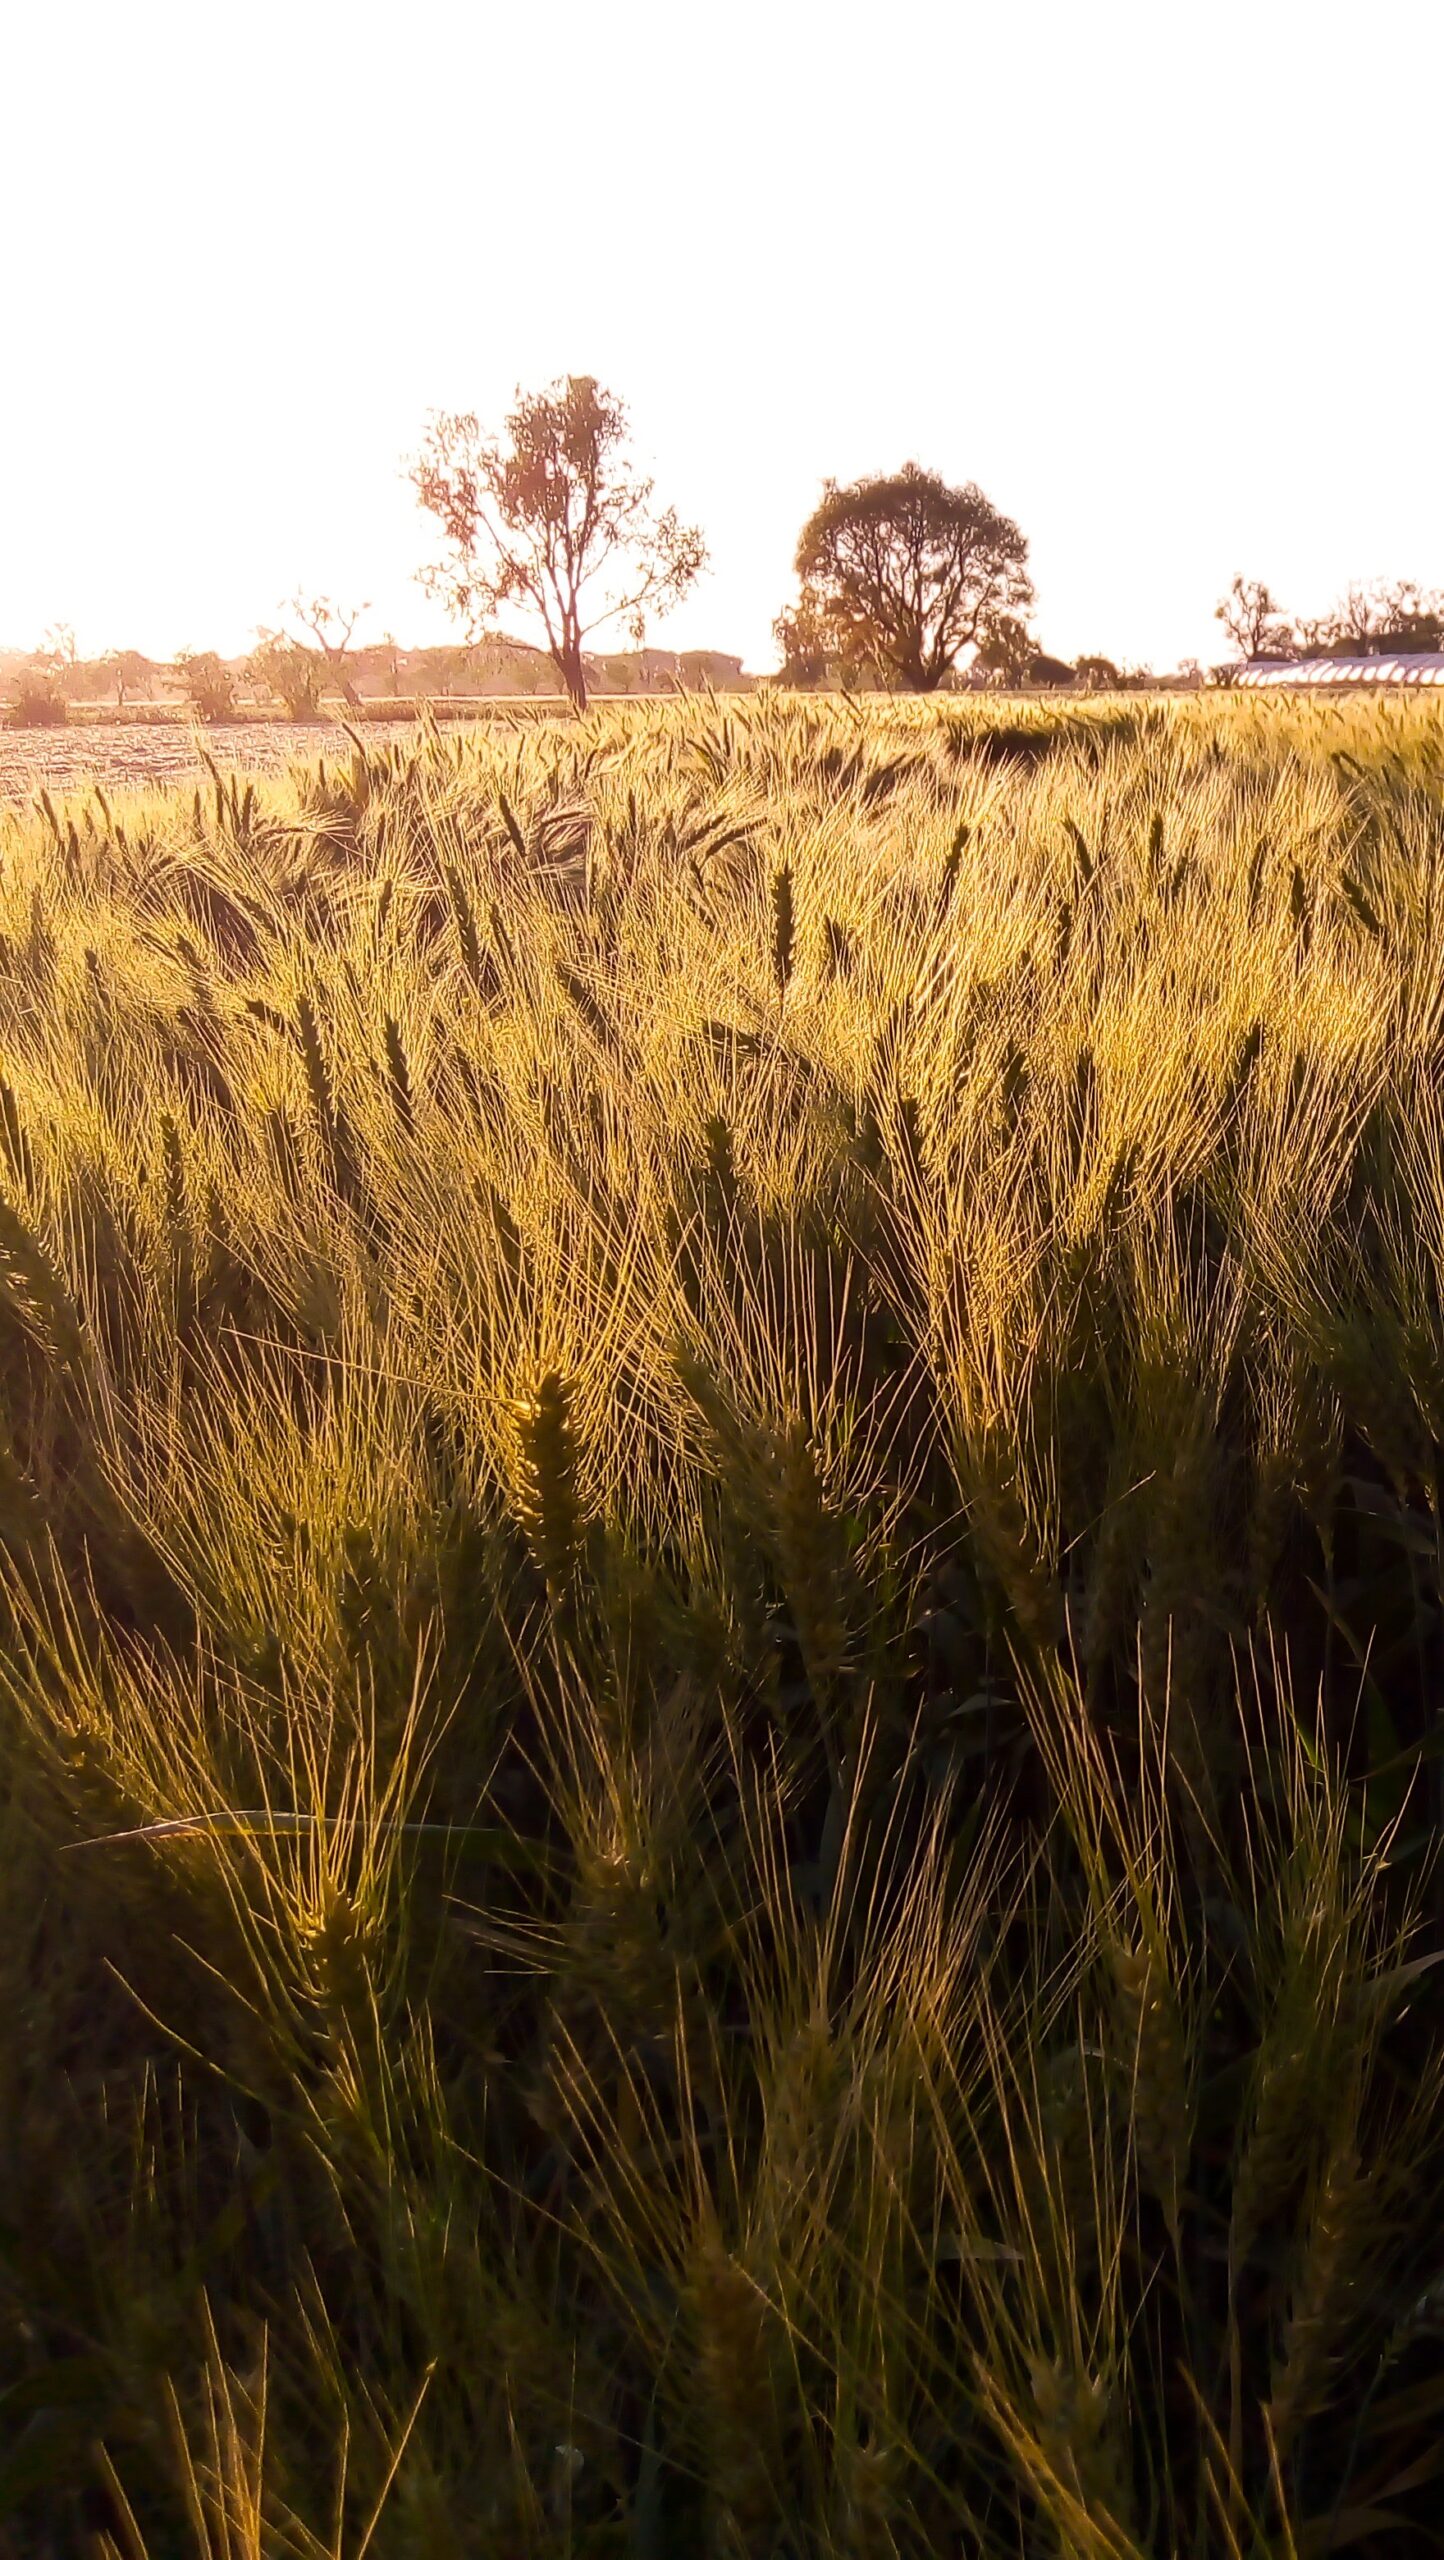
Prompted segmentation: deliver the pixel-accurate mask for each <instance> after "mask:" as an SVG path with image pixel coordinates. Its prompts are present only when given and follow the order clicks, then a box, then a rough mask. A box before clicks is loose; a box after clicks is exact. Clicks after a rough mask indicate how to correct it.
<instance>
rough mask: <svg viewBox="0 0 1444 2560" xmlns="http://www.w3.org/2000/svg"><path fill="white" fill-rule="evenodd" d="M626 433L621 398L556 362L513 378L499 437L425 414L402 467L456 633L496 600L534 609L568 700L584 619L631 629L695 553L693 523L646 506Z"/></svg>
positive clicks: (674, 595)
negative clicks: (532, 378)
mask: <svg viewBox="0 0 1444 2560" xmlns="http://www.w3.org/2000/svg"><path fill="white" fill-rule="evenodd" d="M626 444H627V417H626V411H625V409H624V407H623V405H622V403H621V401H620V400H618V399H617V398H616V397H615V395H614V394H613V393H612V392H610V391H606V390H604V389H603V388H602V386H601V384H600V383H598V382H596V381H595V380H594V379H593V377H592V376H591V375H590V374H569V375H567V377H566V378H565V380H563V381H560V382H555V383H553V384H551V385H550V387H549V388H548V389H547V390H545V391H537V392H522V391H521V390H518V392H517V395H516V406H515V408H514V409H513V410H512V412H511V415H510V416H509V418H508V419H507V421H506V436H505V439H504V440H502V439H498V438H496V437H492V436H487V435H484V434H483V432H482V430H481V428H480V426H479V425H478V422H477V420H476V418H475V417H474V416H473V415H471V414H470V413H468V412H457V413H442V414H440V415H438V416H436V417H433V419H432V420H431V422H430V426H429V428H428V431H427V435H426V440H425V443H424V445H423V447H422V450H421V453H420V455H419V456H418V457H417V460H416V462H415V463H414V465H413V467H412V474H411V477H412V481H413V484H414V486H415V489H416V493H417V496H418V498H419V499H420V501H421V504H422V506H423V507H425V508H426V509H427V510H428V511H429V513H430V514H432V515H434V516H435V517H436V519H437V521H438V522H439V524H440V525H441V527H442V530H443V532H444V534H445V536H446V542H447V551H446V556H445V558H444V559H443V560H441V561H440V562H438V563H436V564H435V565H433V566H432V567H431V568H429V569H427V570H425V571H424V572H423V584H424V585H425V586H426V587H427V589H428V591H429V592H430V593H431V594H433V595H437V596H439V597H441V599H442V600H443V602H444V603H445V604H446V605H447V606H448V608H449V609H450V611H451V612H453V613H454V614H455V615H456V616H457V617H458V619H459V620H460V621H461V622H463V623H464V625H465V626H466V628H467V631H468V634H470V633H472V632H473V631H474V630H475V628H476V625H477V623H478V621H479V619H480V618H481V617H483V616H485V615H489V614H492V613H496V612H499V611H502V610H504V609H505V608H506V607H508V606H517V605H519V606H521V607H522V608H523V609H525V610H526V611H529V612H531V613H532V614H534V615H535V616H536V618H537V620H538V621H539V622H540V624H541V626H542V629H543V630H544V632H545V634H546V642H547V647H548V649H549V650H550V652H551V656H552V659H553V662H554V664H555V666H556V669H557V672H558V674H559V675H560V677H561V679H562V682H563V684H564V685H565V686H566V689H567V692H568V694H569V695H570V696H571V699H572V701H573V702H574V703H575V704H576V706H577V708H578V709H579V710H580V709H583V708H584V707H585V704H586V698H587V688H586V675H585V669H584V665H583V654H582V644H583V642H584V640H585V639H586V637H587V635H588V633H589V632H592V631H595V630H597V629H598V628H599V627H600V626H601V625H602V624H604V623H608V622H614V621H618V620H621V621H623V622H625V624H626V625H627V627H628V629H629V630H630V631H631V633H632V635H633V637H634V638H635V639H636V640H637V641H638V642H639V643H640V641H641V638H642V635H643V631H644V627H645V622H646V617H647V614H648V613H649V612H654V613H661V612H665V611H666V610H667V608H668V607H669V606H671V605H673V604H675V603H676V602H677V601H678V599H679V598H680V597H681V596H683V595H685V594H686V592H687V589H688V588H689V587H690V586H691V585H692V583H693V581H694V580H695V579H696V577H697V576H698V574H699V573H700V571H701V569H702V568H703V566H704V565H705V562H706V557H707V552H706V545H705V543H704V542H703V540H702V536H701V534H700V533H699V532H698V530H697V528H696V526H695V525H685V524H683V523H682V522H681V521H680V519H679V517H678V515H677V513H676V510H675V509H674V508H671V507H667V508H663V509H662V510H660V511H657V510H656V509H654V506H653V484H652V482H651V481H650V480H648V479H644V478H640V477H638V475H637V474H636V472H635V471H634V470H633V469H632V467H631V465H630V463H629V462H628V460H627V458H626Z"/></svg>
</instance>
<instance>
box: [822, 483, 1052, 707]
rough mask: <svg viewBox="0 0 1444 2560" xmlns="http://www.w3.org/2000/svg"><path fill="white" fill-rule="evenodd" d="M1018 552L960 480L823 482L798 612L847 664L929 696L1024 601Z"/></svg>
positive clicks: (1019, 541) (1022, 553)
mask: <svg viewBox="0 0 1444 2560" xmlns="http://www.w3.org/2000/svg"><path fill="white" fill-rule="evenodd" d="M1027 557H1028V546H1027V543H1026V542H1025V541H1024V539H1023V536H1022V534H1021V533H1020V532H1019V530H1018V528H1017V526H1016V525H1015V524H1014V523H1013V522H1012V520H1011V519H1010V518H1009V517H1007V516H1005V515H1002V514H1000V513H999V511H998V509H997V508H996V507H995V506H993V505H992V504H991V503H990V501H989V500H988V499H987V498H985V497H984V495H983V493H982V491H981V489H979V488H977V487H976V486H975V485H974V484H973V483H972V482H971V481H970V482H968V483H967V485H966V486H965V487H963V488H960V489H954V488H949V486H948V485H947V483H946V482H945V481H943V480H941V479H940V478H939V477H938V475H937V473H936V472H933V471H924V470H923V469H922V468H921V467H920V465H919V464H917V463H916V462H909V463H907V464H905V465H904V467H903V469H902V470H901V471H897V472H894V473H892V474H891V475H889V476H887V477H882V478H877V479H870V480H856V481H853V482H852V484H851V485H850V486H849V487H846V488H840V487H839V486H838V484H837V482H836V481H833V480H829V481H828V482H826V483H825V485H824V489H823V495H822V499H821V502H820V504H819V505H818V506H817V507H816V508H815V509H814V511H813V513H812V515H811V516H810V517H809V518H808V521H807V523H806V524H805V525H804V527H803V529H802V534H801V537H800V539H799V541H798V545H797V560H796V568H797V573H798V576H799V577H800V578H801V580H802V585H803V597H804V600H805V604H806V606H807V609H808V610H809V611H810V612H811V613H813V614H815V615H817V616H820V617H821V618H822V619H823V620H824V621H825V622H826V623H827V624H829V625H830V626H831V628H832V630H833V632H834V633H835V635H836V637H837V640H838V642H839V643H845V644H846V650H847V652H848V653H850V654H853V655H864V656H866V657H868V658H870V659H871V660H872V662H873V663H874V664H875V665H876V666H877V668H878V669H879V672H880V673H882V674H884V675H886V676H887V677H889V678H890V679H891V680H893V681H894V682H896V683H898V684H900V685H903V686H905V687H906V688H907V689H908V690H909V691H911V692H915V693H930V692H932V691H933V689H934V688H935V687H936V686H937V685H939V684H940V683H941V682H942V679H943V677H944V676H945V675H946V674H947V672H948V669H949V668H950V667H951V666H953V665H954V664H955V663H956V661H957V658H958V657H959V655H960V653H961V652H962V651H963V650H964V649H965V648H967V647H969V645H970V644H971V643H972V642H974V641H976V640H978V639H980V638H981V637H982V636H983V635H984V634H985V633H986V632H987V630H988V629H989V628H990V627H991V626H992V625H993V624H994V623H996V622H998V621H999V620H1001V619H1002V618H1003V617H1005V616H1008V615H1014V614H1017V613H1019V612H1021V611H1026V609H1027V607H1028V606H1029V605H1030V604H1031V603H1032V601H1033V589H1032V584H1031V581H1030V580H1029V577H1028V574H1027V567H1026V562H1027Z"/></svg>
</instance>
